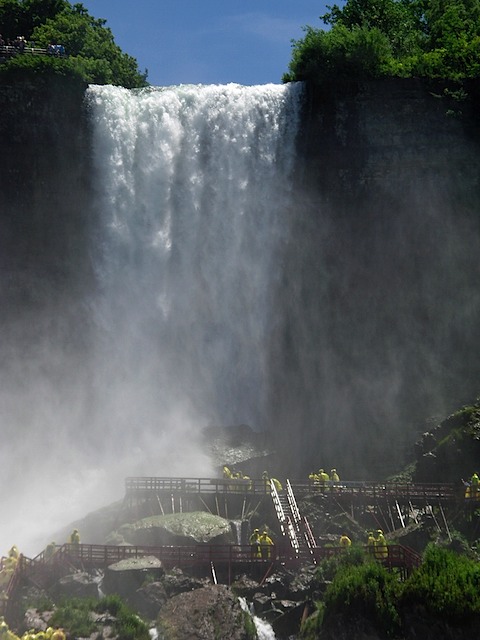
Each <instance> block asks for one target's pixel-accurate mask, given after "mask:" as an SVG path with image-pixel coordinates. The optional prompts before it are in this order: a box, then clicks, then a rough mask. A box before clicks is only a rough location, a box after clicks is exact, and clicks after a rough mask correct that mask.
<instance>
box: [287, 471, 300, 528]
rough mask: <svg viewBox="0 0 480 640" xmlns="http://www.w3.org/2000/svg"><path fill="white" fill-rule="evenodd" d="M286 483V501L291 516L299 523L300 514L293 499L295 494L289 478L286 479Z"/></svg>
mask: <svg viewBox="0 0 480 640" xmlns="http://www.w3.org/2000/svg"><path fill="white" fill-rule="evenodd" d="M286 485H287V499H288V503H289V505H290V509H291V510H292V516H293V519H294V521H295V522H296V523H297V524H299V523H300V522H301V519H302V518H301V515H300V510H299V508H298V505H297V501H296V500H295V494H294V493H293V489H292V485H291V483H290V480H288V479H287V482H286Z"/></svg>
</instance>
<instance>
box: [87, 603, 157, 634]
mask: <svg viewBox="0 0 480 640" xmlns="http://www.w3.org/2000/svg"><path fill="white" fill-rule="evenodd" d="M95 611H96V612H97V613H106V612H108V613H110V615H112V616H114V617H115V619H116V621H115V623H114V625H113V628H114V631H115V632H116V634H117V635H118V637H119V638H122V639H123V640H149V638H150V634H149V632H148V626H147V625H146V624H145V623H144V622H143V620H141V619H140V618H139V617H138V616H137V615H136V614H135V613H134V612H133V611H132V610H131V609H130V608H129V607H127V605H126V604H125V603H124V602H123V600H122V599H121V598H120V596H118V595H110V596H106V597H104V598H102V599H101V600H100V601H99V602H98V604H97V605H96V606H95Z"/></svg>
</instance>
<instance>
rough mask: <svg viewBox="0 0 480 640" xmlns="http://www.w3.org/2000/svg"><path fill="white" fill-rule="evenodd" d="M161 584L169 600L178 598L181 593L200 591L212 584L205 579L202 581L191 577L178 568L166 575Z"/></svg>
mask: <svg viewBox="0 0 480 640" xmlns="http://www.w3.org/2000/svg"><path fill="white" fill-rule="evenodd" d="M161 582H162V585H163V586H164V588H165V592H166V594H167V596H168V597H169V598H171V597H173V596H177V595H178V594H179V593H185V591H193V590H194V589H200V588H202V587H205V586H207V585H208V584H210V582H209V581H207V580H206V579H205V578H203V579H201V578H195V577H192V576H189V575H187V574H186V573H183V571H182V570H181V569H178V568H175V569H172V570H171V571H169V572H168V573H166V574H165V575H164V576H163V578H162V580H161Z"/></svg>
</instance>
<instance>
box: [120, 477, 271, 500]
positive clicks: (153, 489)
mask: <svg viewBox="0 0 480 640" xmlns="http://www.w3.org/2000/svg"><path fill="white" fill-rule="evenodd" d="M268 488H269V485H268V484H267V483H265V480H264V479H250V478H245V479H243V478H242V479H240V478H166V477H165V478H163V477H154V476H150V477H128V478H125V495H126V496H130V497H131V496H138V495H148V494H156V493H162V492H168V493H171V492H181V493H185V494H192V495H193V494H204V493H212V494H213V493H229V494H230V493H248V494H261V495H266V494H267V493H268Z"/></svg>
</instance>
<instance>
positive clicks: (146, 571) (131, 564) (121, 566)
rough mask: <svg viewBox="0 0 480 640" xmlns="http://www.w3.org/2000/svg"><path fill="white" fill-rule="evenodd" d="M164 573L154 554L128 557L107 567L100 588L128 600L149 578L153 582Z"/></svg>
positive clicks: (129, 600)
mask: <svg viewBox="0 0 480 640" xmlns="http://www.w3.org/2000/svg"><path fill="white" fill-rule="evenodd" d="M163 574H164V569H163V567H162V563H161V561H160V560H159V559H158V558H156V557H155V556H144V557H142V558H128V559H126V560H121V561H120V562H116V563H115V564H112V565H110V566H109V567H107V569H106V571H105V574H104V576H103V582H102V590H103V592H104V593H106V594H112V593H117V594H118V595H119V596H121V597H122V598H125V599H126V600H127V601H128V602H131V601H132V599H134V594H135V592H136V591H137V590H138V589H140V588H141V587H142V586H144V584H145V582H146V581H148V580H150V581H151V582H152V581H153V582H155V581H157V580H159V579H160V578H161V576H162V575H163Z"/></svg>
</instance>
